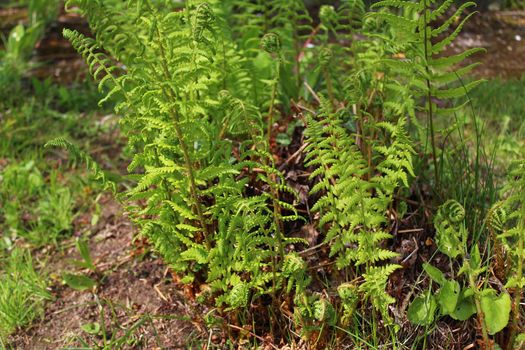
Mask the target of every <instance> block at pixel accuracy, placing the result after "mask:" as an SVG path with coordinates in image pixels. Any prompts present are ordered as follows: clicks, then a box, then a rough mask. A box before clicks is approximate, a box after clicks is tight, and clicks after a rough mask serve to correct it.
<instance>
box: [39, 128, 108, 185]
mask: <svg viewBox="0 0 525 350" xmlns="http://www.w3.org/2000/svg"><path fill="white" fill-rule="evenodd" d="M44 147H45V148H50V147H57V148H63V149H65V150H66V151H68V152H69V155H71V156H72V157H73V158H74V160H76V161H79V162H81V163H84V164H85V165H86V168H87V169H88V170H89V171H91V172H92V173H93V177H94V178H95V180H98V181H100V183H101V184H102V185H103V186H104V188H106V189H108V188H109V189H111V190H112V192H113V193H117V184H116V183H115V182H114V181H112V180H111V179H110V178H109V176H108V174H107V173H106V172H105V171H104V170H103V169H102V168H101V167H100V166H99V165H98V163H97V162H96V161H95V160H94V159H93V158H92V157H91V156H90V155H89V154H87V153H86V152H84V151H82V150H81V149H80V148H78V146H77V145H75V144H73V143H71V142H70V141H68V140H66V139H65V138H62V137H58V138H56V139H54V140H51V141H48V142H47V143H46V144H45V145H44Z"/></svg>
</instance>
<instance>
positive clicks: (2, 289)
mask: <svg viewBox="0 0 525 350" xmlns="http://www.w3.org/2000/svg"><path fill="white" fill-rule="evenodd" d="M0 267H1V268H2V269H1V271H0V344H2V343H3V342H4V340H5V339H6V337H7V336H8V335H9V334H10V333H12V332H14V331H16V330H17V329H18V328H20V327H22V326H25V325H27V324H29V323H31V322H32V321H33V320H34V319H35V318H36V317H38V316H40V315H42V314H43V311H44V302H45V301H46V300H50V299H51V294H50V293H49V292H48V291H47V282H46V278H45V276H43V275H42V274H41V273H40V272H37V271H36V270H35V267H34V265H33V260H32V258H31V254H30V252H29V251H28V250H25V249H20V248H15V249H13V250H12V251H11V252H10V254H9V256H8V257H7V258H5V259H4V260H3V261H2V262H0Z"/></svg>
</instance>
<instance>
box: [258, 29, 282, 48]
mask: <svg viewBox="0 0 525 350" xmlns="http://www.w3.org/2000/svg"><path fill="white" fill-rule="evenodd" d="M261 47H262V49H263V50H264V51H266V52H268V53H279V52H281V39H280V38H279V35H278V34H276V33H267V34H265V35H264V36H263V37H262V39H261Z"/></svg>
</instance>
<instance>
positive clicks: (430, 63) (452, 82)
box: [368, 0, 483, 189]
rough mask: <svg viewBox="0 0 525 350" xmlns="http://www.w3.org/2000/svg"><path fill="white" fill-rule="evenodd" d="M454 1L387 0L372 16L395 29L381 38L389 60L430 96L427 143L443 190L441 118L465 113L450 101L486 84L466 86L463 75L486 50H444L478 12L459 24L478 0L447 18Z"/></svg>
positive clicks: (415, 91) (420, 93)
mask: <svg viewBox="0 0 525 350" xmlns="http://www.w3.org/2000/svg"><path fill="white" fill-rule="evenodd" d="M453 3H454V2H453V1H450V0H445V1H432V0H419V1H416V2H409V1H391V0H385V1H379V2H377V3H375V4H374V5H373V8H376V9H380V10H379V11H377V12H372V13H369V14H368V16H369V17H370V18H371V19H374V20H377V21H380V22H382V23H386V24H387V25H388V26H389V28H390V30H389V33H388V34H387V35H381V38H383V39H384V40H385V41H386V44H387V45H388V47H389V50H390V51H391V52H392V57H390V58H385V59H384V60H383V62H384V63H385V64H387V65H388V66H389V67H390V68H391V69H392V71H393V72H397V74H399V75H400V76H401V77H405V78H404V80H405V84H406V85H407V86H408V87H409V89H410V93H411V95H412V96H414V97H415V98H419V97H421V98H424V100H425V103H424V105H423V106H421V108H422V110H423V111H425V113H426V114H427V118H428V122H427V133H426V134H427V136H426V137H425V138H424V139H422V140H421V141H422V142H424V144H425V145H426V144H427V142H426V140H428V139H430V148H431V155H432V160H433V167H434V180H435V183H436V187H437V188H438V189H439V186H440V185H439V184H440V172H439V169H440V167H439V164H438V159H439V157H440V155H439V154H438V149H437V141H436V126H435V123H436V118H438V117H440V118H442V117H444V116H446V115H449V114H451V113H455V112H457V111H459V110H460V109H461V108H462V107H463V105H458V106H452V107H451V106H450V103H448V104H447V101H451V99H458V98H461V97H464V96H465V95H466V94H468V92H469V91H470V90H472V89H473V88H474V87H476V86H478V85H479V84H480V83H481V82H482V80H473V81H471V82H469V83H467V84H463V81H462V77H464V76H465V75H467V74H468V73H469V72H470V71H471V70H472V69H473V68H474V67H476V66H477V65H478V64H479V63H472V64H469V65H467V66H464V67H461V66H460V65H461V63H462V62H463V60H464V59H465V58H466V57H468V56H471V55H473V54H475V53H477V52H479V51H482V50H483V49H480V48H471V49H468V50H466V51H464V52H461V53H458V54H454V55H451V56H446V55H444V54H443V52H444V50H445V49H446V48H447V47H448V46H450V45H451V44H452V43H453V42H454V40H455V39H456V38H457V36H458V35H459V33H460V32H461V30H462V28H463V26H464V25H465V23H466V22H467V21H468V19H469V18H470V17H472V15H473V14H474V12H471V13H470V14H468V15H467V16H465V17H464V18H463V19H461V20H459V22H458V21H457V20H458V19H459V18H460V16H461V15H462V14H463V12H465V10H467V9H468V8H470V7H472V6H475V5H476V4H475V3H474V2H465V3H463V4H462V5H460V6H459V7H458V8H457V10H456V11H455V12H454V13H453V14H452V15H451V16H447V13H448V10H449V9H450V8H451V6H452V4H453ZM392 8H393V9H396V10H397V9H399V11H398V13H401V14H395V13H396V11H385V9H392ZM438 20H441V21H442V24H441V25H439V26H437V27H434V26H433V23H435V22H436V21H438ZM453 26H455V27H453ZM458 66H460V67H459V68H458ZM438 101H440V103H438ZM442 106H446V107H442Z"/></svg>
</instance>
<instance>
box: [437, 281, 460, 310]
mask: <svg viewBox="0 0 525 350" xmlns="http://www.w3.org/2000/svg"><path fill="white" fill-rule="evenodd" d="M460 292H461V287H460V286H459V283H458V282H457V281H445V283H443V286H442V287H441V290H440V291H439V294H438V297H437V299H438V304H439V306H440V307H441V311H442V313H443V314H444V315H450V314H452V313H453V312H454V311H455V310H456V306H457V304H458V300H459V295H460Z"/></svg>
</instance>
